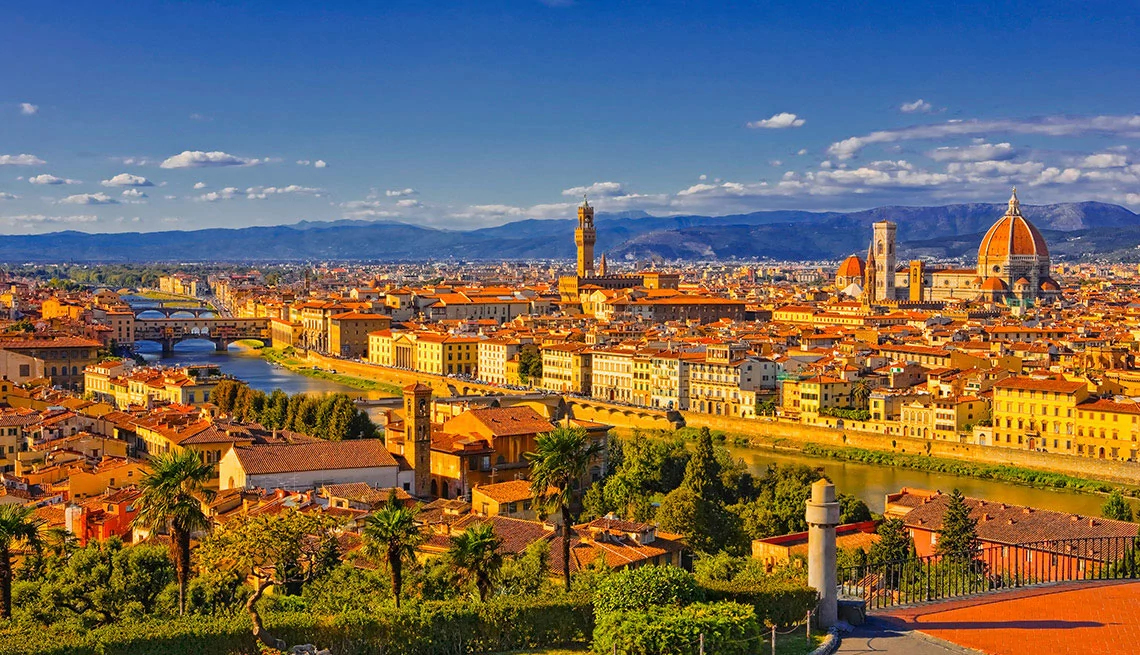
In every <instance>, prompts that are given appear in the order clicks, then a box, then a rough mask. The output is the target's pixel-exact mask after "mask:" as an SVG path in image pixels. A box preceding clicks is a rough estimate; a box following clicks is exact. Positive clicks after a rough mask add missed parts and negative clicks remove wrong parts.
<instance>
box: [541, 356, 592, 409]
mask: <svg viewBox="0 0 1140 655" xmlns="http://www.w3.org/2000/svg"><path fill="white" fill-rule="evenodd" d="M592 369H593V355H592V354H591V351H590V347H589V346H587V345H585V344H581V343H557V344H550V345H547V346H543V347H542V388H543V389H549V390H551V391H557V392H559V393H578V394H583V395H587V396H588V395H590V391H591V387H590V385H591V383H592V378H593V375H592Z"/></svg>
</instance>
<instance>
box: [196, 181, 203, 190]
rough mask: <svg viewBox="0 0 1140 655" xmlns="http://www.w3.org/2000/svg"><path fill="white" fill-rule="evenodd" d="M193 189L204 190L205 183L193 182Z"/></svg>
mask: <svg viewBox="0 0 1140 655" xmlns="http://www.w3.org/2000/svg"><path fill="white" fill-rule="evenodd" d="M194 188H195V189H205V188H206V183H205V182H195V183H194Z"/></svg>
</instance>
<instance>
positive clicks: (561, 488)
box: [526, 427, 602, 591]
mask: <svg viewBox="0 0 1140 655" xmlns="http://www.w3.org/2000/svg"><path fill="white" fill-rule="evenodd" d="M601 452H602V447H601V444H599V443H597V442H593V441H591V440H590V437H589V435H587V434H586V431H585V430H583V429H581V428H570V427H557V428H554V429H553V430H551V431H550V432H547V433H545V434H540V435H538V439H537V440H536V441H535V451H534V452H533V453H527V454H526V458H527V460H529V461H530V464H531V472H530V488H531V491H533V492H534V494H535V496H536V497H537V498H539V499H541V500H542V501H543V502H544V503H546V505H547V506H548V507H551V508H557V510H558V512H559V514H560V516H561V517H562V577H563V579H564V581H565V582H566V590H567V591H570V501H571V500H572V499H573V497H574V488H575V487H576V486H577V485H578V484H579V482H580V481H581V480H582V478H584V477H586V474H587V473H588V472H589V470H590V463H591V462H592V461H593V460H594V459H595V458H597V457H598V456H599V455H601Z"/></svg>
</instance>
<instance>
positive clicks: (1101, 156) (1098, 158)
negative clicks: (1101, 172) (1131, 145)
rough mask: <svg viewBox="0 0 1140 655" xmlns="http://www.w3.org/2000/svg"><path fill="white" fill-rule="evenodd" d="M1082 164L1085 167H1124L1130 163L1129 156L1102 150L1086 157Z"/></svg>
mask: <svg viewBox="0 0 1140 655" xmlns="http://www.w3.org/2000/svg"><path fill="white" fill-rule="evenodd" d="M1081 165H1082V166H1084V167H1085V168H1123V167H1125V166H1127V165H1128V158H1127V157H1125V156H1124V155H1121V154H1118V153H1109V152H1101V153H1097V154H1095V155H1089V156H1088V157H1085V158H1084V159H1083V160H1082V161H1081Z"/></svg>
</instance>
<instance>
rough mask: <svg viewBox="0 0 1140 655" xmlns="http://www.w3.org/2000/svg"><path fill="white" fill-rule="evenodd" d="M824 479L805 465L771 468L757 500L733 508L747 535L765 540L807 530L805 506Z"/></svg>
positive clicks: (762, 480) (759, 482) (761, 481)
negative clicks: (815, 486)
mask: <svg viewBox="0 0 1140 655" xmlns="http://www.w3.org/2000/svg"><path fill="white" fill-rule="evenodd" d="M820 475H821V474H820V472H819V470H817V469H813V468H811V467H810V466H804V465H802V464H788V465H784V466H776V465H771V466H769V467H768V472H767V474H766V475H765V476H764V477H762V478H760V479H759V480H757V481H755V486H756V499H755V500H753V501H751V502H747V503H740V504H738V505H734V506H733V507H732V508H731V509H732V511H733V512H735V513H736V514H738V515H740V518H741V519H742V520H743V522H744V526H743V527H744V533H745V535H747V537H748V538H749V539H763V538H765V537H774V536H778V535H782V534H788V533H790V532H802V531H804V530H807V521H806V520H805V519H804V506H805V504H806V503H807V499H808V498H809V497H810V496H811V485H812V483H814V482H815V481H816V480H818V479H819V478H820ZM841 507H842V505H841Z"/></svg>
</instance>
